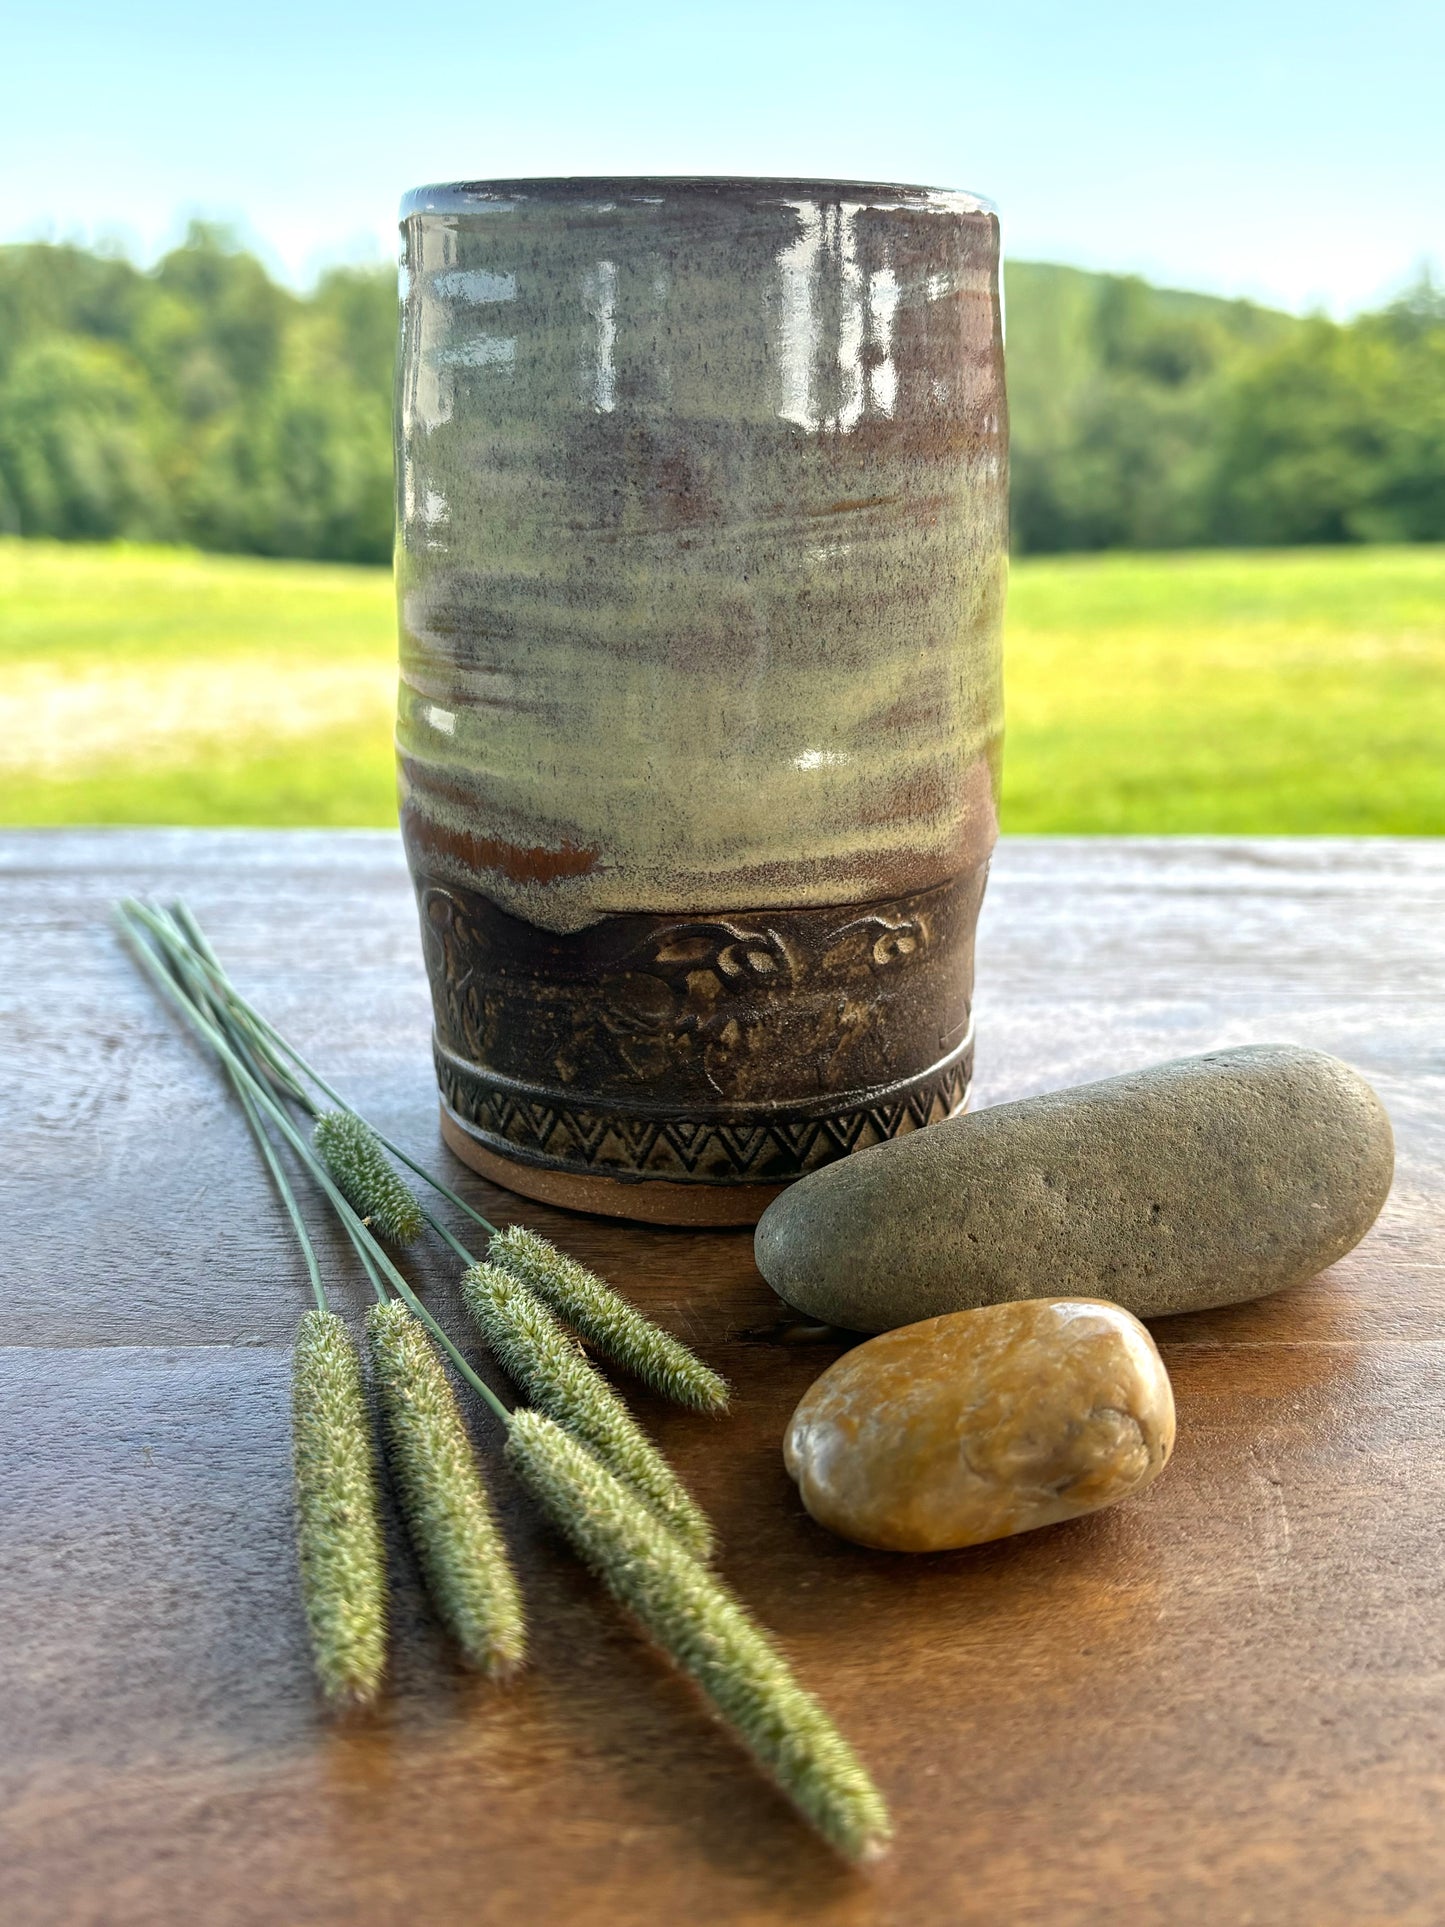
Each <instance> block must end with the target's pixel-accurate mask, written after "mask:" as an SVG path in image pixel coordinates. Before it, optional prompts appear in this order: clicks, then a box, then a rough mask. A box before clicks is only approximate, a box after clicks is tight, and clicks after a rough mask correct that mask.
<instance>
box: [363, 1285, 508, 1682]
mask: <svg viewBox="0 0 1445 1927" xmlns="http://www.w3.org/2000/svg"><path fill="white" fill-rule="evenodd" d="M366 1331H367V1340H368V1345H369V1349H370V1353H371V1367H372V1375H373V1379H374V1381H375V1385H376V1395H377V1404H378V1407H379V1409H380V1413H381V1427H382V1437H383V1440H384V1442H385V1445H386V1456H387V1465H388V1467H389V1469H390V1472H391V1478H392V1483H393V1485H394V1486H395V1488H396V1494H397V1499H398V1501H399V1503H400V1506H401V1511H402V1516H403V1517H404V1518H405V1520H406V1525H407V1531H408V1533H409V1534H410V1537H411V1542H412V1545H413V1547H414V1548H415V1551H416V1556H417V1562H418V1564H419V1565H420V1567H421V1570H422V1576H423V1578H424V1579H425V1580H426V1585H427V1590H428V1592H429V1593H430V1595H431V1599H432V1603H433V1604H434V1606H435V1607H436V1610H437V1613H438V1615H439V1616H440V1618H441V1620H442V1622H443V1623H444V1625H445V1626H446V1627H447V1629H448V1631H449V1632H450V1633H451V1634H452V1637H453V1638H454V1639H455V1640H456V1642H457V1644H458V1646H460V1648H461V1650H462V1652H463V1654H464V1655H465V1657H466V1658H467V1660H468V1661H469V1662H470V1663H471V1664H472V1665H473V1666H476V1667H478V1668H479V1669H480V1670H481V1671H482V1672H485V1673H489V1674H491V1675H492V1676H493V1677H494V1678H502V1677H505V1676H506V1675H507V1674H509V1673H511V1672H514V1671H515V1670H516V1668H517V1667H518V1666H520V1665H521V1663H522V1660H523V1658H524V1656H525V1652H526V1626H525V1620H524V1617H523V1610H522V1598H521V1593H520V1591H519V1590H518V1586H517V1580H516V1575H515V1574H514V1573H513V1571H512V1565H511V1561H510V1559H509V1558H508V1556H507V1548H506V1544H505V1542H504V1540H503V1538H502V1535H501V1532H500V1530H499V1528H498V1526H497V1522H496V1520H495V1518H494V1517H493V1515H492V1508H491V1504H490V1501H489V1500H488V1498H487V1490H486V1487H485V1485H484V1484H483V1483H482V1475H481V1471H480V1469H479V1467H478V1465H477V1460H476V1454H475V1453H474V1451H473V1450H472V1442H471V1439H470V1437H469V1436H468V1433H467V1429H466V1426H465V1424H464V1423H463V1421H462V1415H461V1412H460V1410H459V1409H458V1407H457V1401H456V1397H455V1394H454V1393H453V1391H452V1388H451V1384H450V1381H449V1380H448V1378H447V1375H446V1372H445V1370H444V1369H443V1366H442V1362H441V1359H440V1358H439V1357H438V1356H437V1353H436V1351H435V1350H434V1349H433V1347H432V1344H431V1341H430V1340H429V1339H428V1337H427V1335H426V1333H425V1331H424V1330H423V1329H422V1327H421V1325H420V1323H419V1322H418V1321H417V1320H416V1319H415V1318H413V1317H412V1315H411V1313H410V1312H409V1311H408V1310H407V1309H406V1307H405V1306H404V1305H403V1304H401V1303H400V1302H399V1301H396V1300H393V1301H391V1302H390V1303H387V1304H384V1305H375V1306H373V1307H372V1310H371V1311H370V1313H369V1314H368V1315H367V1321H366Z"/></svg>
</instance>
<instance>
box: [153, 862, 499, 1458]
mask: <svg viewBox="0 0 1445 1927" xmlns="http://www.w3.org/2000/svg"><path fill="white" fill-rule="evenodd" d="M129 908H130V903H129V900H127V902H126V903H125V904H123V905H122V907H121V918H122V927H123V928H124V929H125V932H126V935H127V936H128V937H129V938H130V940H131V946H132V948H133V950H134V951H135V954H136V956H137V958H138V960H139V961H140V964H141V967H142V968H143V969H144V970H145V971H146V973H147V975H148V976H149V977H150V978H151V980H152V982H153V983H154V984H155V985H156V986H157V988H158V989H159V990H160V991H161V993H162V995H163V996H164V997H165V998H166V999H167V1000H168V1001H169V1002H170V1003H171V1004H173V1005H174V1006H175V1008H176V1009H177V1010H178V1011H179V1012H180V1014H181V1015H182V1017H184V1018H185V1020H186V1021H187V1022H188V1023H189V1024H190V1025H191V1027H192V1029H193V1030H195V1031H196V1032H197V1033H198V1035H199V1036H201V1037H202V1038H203V1039H204V1040H205V1042H206V1043H208V1044H209V1045H210V1047H211V1049H212V1050H213V1051H214V1052H215V1053H216V1055H217V1056H218V1057H219V1058H220V1059H221V1062H222V1063H223V1064H225V1065H226V1066H227V1067H228V1068H232V1067H234V1069H235V1070H236V1071H237V1072H238V1073H239V1074H240V1075H241V1076H242V1077H243V1078H245V1079H246V1080H247V1081H248V1082H249V1084H250V1086H251V1094H252V1097H253V1098H254V1100H255V1101H256V1103H257V1104H258V1105H259V1106H260V1108H261V1109H262V1110H264V1111H265V1112H266V1113H267V1115H268V1116H269V1117H270V1118H271V1120H272V1122H273V1123H274V1124H275V1125H276V1127H277V1129H278V1130H279V1131H280V1133H281V1135H282V1137H284V1138H285V1140H286V1142H287V1143H288V1144H289V1145H290V1146H291V1148H292V1150H293V1151H294V1152H295V1153H296V1155H297V1157H298V1158H300V1160H301V1162H302V1164H303V1165H304V1166H305V1167H306V1169H307V1170H308V1171H309V1172H310V1174H311V1176H312V1177H313V1178H314V1179H315V1180H316V1182H317V1184H319V1185H320V1187H321V1189H322V1190H323V1191H324V1192H325V1194H326V1196H327V1198H328V1199H329V1200H330V1202H331V1205H332V1207H333V1209H334V1210H335V1212H336V1214H337V1216H338V1217H339V1218H340V1219H341V1222H342V1224H343V1225H345V1226H346V1227H347V1229H348V1231H349V1232H350V1233H351V1239H352V1243H353V1244H355V1245H357V1246H358V1248H360V1245H361V1244H362V1243H364V1244H365V1245H366V1247H367V1249H368V1250H369V1251H370V1254H371V1258H372V1262H373V1263H374V1264H375V1265H376V1266H377V1267H378V1268H379V1269H380V1271H381V1273H382V1276H383V1277H384V1278H385V1279H386V1282H387V1283H388V1284H389V1285H390V1286H391V1287H392V1289H393V1290H394V1291H395V1292H396V1294H397V1296H398V1297H400V1298H402V1299H403V1300H404V1301H405V1302H406V1304H407V1306H408V1307H409V1308H410V1310H411V1311H412V1312H413V1314H414V1315H415V1316H416V1317H418V1318H419V1319H420V1320H421V1321H422V1323H423V1324H424V1325H425V1326H426V1327H427V1329H428V1331H430V1332H431V1333H432V1335H433V1336H434V1337H435V1338H436V1340H437V1342H438V1343H439V1344H440V1345H441V1346H442V1348H443V1350H444V1351H445V1352H446V1354H447V1356H448V1357H449V1358H450V1359H451V1361H452V1363H453V1364H454V1365H455V1366H456V1368H457V1370H458V1371H459V1372H460V1373H461V1375H462V1377H463V1378H465V1379H466V1381H467V1383H468V1384H469V1385H470V1386H471V1387H472V1390H473V1391H474V1392H476V1393H477V1394H478V1396H479V1397H480V1398H481V1399H482V1400H483V1401H484V1402H485V1403H486V1404H487V1405H488V1406H489V1407H490V1408H491V1410H492V1411H493V1412H494V1413H495V1414H496V1416H497V1417H498V1418H499V1419H500V1420H501V1421H502V1423H503V1424H504V1425H506V1424H510V1422H511V1414H510V1413H509V1412H508V1410H507V1408H506V1406H505V1405H503V1403H502V1401H501V1400H500V1399H499V1398H498V1397H497V1395H496V1393H495V1392H494V1391H493V1390H492V1388H491V1386H490V1385H488V1384H487V1383H486V1381H485V1380H484V1379H482V1378H480V1377H479V1376H478V1375H477V1373H476V1372H474V1371H473V1370H472V1367H471V1366H470V1365H469V1364H468V1363H467V1361H466V1359H465V1358H463V1357H462V1355H461V1353H460V1352H459V1351H458V1350H457V1348H456V1346H455V1345H454V1344H453V1343H452V1341H451V1339H450V1338H449V1337H448V1336H447V1334H446V1333H445V1332H444V1331H443V1330H442V1328H441V1326H440V1325H439V1324H438V1323H437V1321H436V1319H435V1318H433V1317H432V1315H431V1313H430V1312H429V1311H428V1310H427V1308H426V1306H425V1305H424V1304H423V1303H422V1302H421V1300H420V1299H419V1298H418V1297H417V1295H416V1293H415V1292H414V1291H413V1290H412V1288H411V1286H410V1285H409V1284H408V1283H407V1281H406V1279H405V1278H403V1277H402V1275H401V1273H400V1272H399V1271H398V1270H397V1268H396V1266H395V1265H394V1264H393V1263H392V1262H391V1260H390V1258H389V1257H388V1256H387V1254H386V1253H385V1251H383V1250H382V1248H381V1246H380V1245H379V1244H378V1243H377V1241H376V1240H375V1238H373V1237H372V1236H371V1233H370V1232H369V1231H368V1230H367V1228H366V1226H365V1225H364V1224H363V1222H362V1220H361V1219H360V1218H359V1217H358V1216H357V1214H356V1212H355V1211H354V1210H353V1209H352V1207H351V1205H350V1204H348V1202H347V1200H346V1199H345V1197H344V1196H343V1195H342V1193H341V1192H340V1191H339V1190H338V1189H337V1187H336V1185H335V1184H334V1183H333V1182H332V1178H331V1174H330V1173H329V1172H328V1171H327V1169H326V1167H325V1165H324V1164H323V1163H322V1162H321V1160H320V1158H318V1157H317V1155H316V1153H315V1152H314V1151H313V1150H312V1148H311V1146H310V1145H309V1144H308V1143H307V1142H306V1140H305V1138H304V1137H302V1135H301V1133H300V1132H299V1131H298V1130H297V1129H296V1127H295V1125H294V1124H293V1123H292V1122H291V1120H290V1118H289V1117H287V1115H286V1113H285V1112H284V1111H283V1110H282V1109H281V1106H280V1105H279V1104H278V1103H277V1101H276V1099H275V1098H274V1097H273V1096H272V1095H271V1093H270V1092H269V1091H268V1090H266V1089H264V1088H263V1087H262V1086H261V1084H260V1082H259V1080H258V1079H257V1076H256V1073H255V1072H254V1070H252V1069H251V1068H250V1067H249V1066H248V1065H247V1064H246V1063H245V1062H244V1061H243V1060H242V1058H241V1057H240V1056H239V1055H238V1053H237V1052H236V1051H235V1050H234V1049H233V1048H232V1046H231V1043H230V1041H229V1039H227V1038H226V1037H225V1035H224V1034H223V1033H222V1032H221V1031H220V1030H219V1029H218V1028H217V1027H216V1025H215V1024H213V1023H212V1022H211V1021H210V1019H209V1018H208V1017H206V1016H205V1014H204V1013H203V1012H202V1010H201V1009H200V1007H199V1005H198V1004H197V1003H196V1002H195V1001H193V999H192V998H191V997H190V996H188V995H187V994H186V992H185V991H184V990H182V989H181V987H180V985H179V984H178V983H177V982H176V981H175V979H174V978H173V977H172V976H171V975H170V973H169V972H168V971H167V970H165V969H164V968H163V967H162V965H161V962H160V959H159V958H158V957H157V956H156V954H155V952H154V950H152V949H151V947H150V945H149V944H148V943H146V942H144V941H143V940H141V939H140V938H139V935H138V933H137V931H136V929H135V927H134V924H133V923H132V921H131V920H130V917H129V914H128V913H129ZM142 921H143V922H144V921H145V920H144V919H142Z"/></svg>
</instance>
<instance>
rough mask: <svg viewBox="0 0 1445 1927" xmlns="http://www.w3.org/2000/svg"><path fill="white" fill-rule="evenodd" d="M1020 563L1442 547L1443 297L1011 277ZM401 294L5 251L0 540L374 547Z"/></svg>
mask: <svg viewBox="0 0 1445 1927" xmlns="http://www.w3.org/2000/svg"><path fill="white" fill-rule="evenodd" d="M1006 293H1007V313H1008V370H1009V397H1010V411H1011V415H1012V431H1013V521H1014V545H1015V548H1016V549H1018V550H1020V551H1040V550H1061V549H1101V548H1115V547H1128V548H1175V547H1190V546H1199V545H1207V544H1246V545H1247V544H1287V543H1315V542H1370V541H1394V542H1410V541H1438V540H1442V539H1445V293H1442V291H1441V290H1440V289H1439V288H1437V287H1436V286H1435V284H1434V283H1433V282H1432V281H1430V280H1429V278H1428V277H1425V278H1422V279H1421V280H1420V282H1419V283H1418V284H1417V285H1416V286H1415V287H1414V288H1413V289H1412V290H1411V291H1410V292H1409V293H1407V294H1406V295H1404V296H1402V297H1401V298H1400V299H1399V300H1397V301H1395V302H1393V303H1392V304H1391V305H1390V306H1388V307H1386V308H1384V309H1383V310H1381V311H1380V312H1378V313H1374V314H1367V315H1362V316H1360V317H1358V318H1357V319H1355V320H1353V321H1351V322H1348V323H1345V324H1340V323H1336V322H1332V321H1329V320H1326V319H1324V318H1322V317H1318V316H1316V317H1310V318H1307V319H1301V318H1299V317H1296V316H1292V315H1286V314H1281V313H1278V312H1276V311H1274V310H1271V309H1268V308H1263V307H1260V306H1257V305H1254V304H1251V303H1249V302H1243V301H1222V300H1217V299H1215V298H1213V297H1210V296H1206V295H1193V294H1184V293H1178V292H1174V291H1172V290H1164V289H1157V288H1153V287H1151V286H1149V285H1148V284H1147V283H1145V282H1143V281H1141V280H1138V279H1136V278H1132V277H1125V276H1118V275H1103V274H1089V273H1085V272H1083V271H1082V270H1079V269H1072V268H1058V267H1050V266H1046V265H1043V264H1039V263H1031V262H1015V263H1012V264H1011V265H1010V266H1009V268H1008V270H1007V289H1006ZM395 309H396V289H395V276H394V274H393V272H392V271H391V269H389V268H336V269H333V270H331V271H330V272H328V273H326V274H324V275H322V277H321V279H320V280H319V282H318V283H317V285H316V287H315V289H314V290H313V291H312V292H311V293H309V294H304V295H303V294H297V293H294V292H292V291H291V290H289V289H286V288H284V287H281V286H279V285H278V284H277V283H276V282H274V281H273V280H271V278H270V277H269V276H268V275H267V273H266V271H265V269H264V267H263V266H262V265H261V263H260V262H259V261H257V260H256V259H255V258H254V257H253V256H252V255H250V254H247V253H246V252H245V251H244V250H243V249H241V248H239V247H238V246H236V245H235V243H234V242H233V241H232V240H231V239H230V238H229V237H228V236H227V235H226V234H225V233H224V232H223V231H221V230H218V229H216V228H214V227H210V226H207V225H204V224H196V225H194V226H193V227H192V228H191V230H190V232H189V233H188V235H187V237H186V239H185V241H184V243H183V244H182V245H181V246H180V247H178V248H175V249H173V250H172V251H171V252H170V253H169V254H167V255H166V256H165V257H164V258H163V259H162V260H161V261H159V262H158V263H157V264H156V265H155V266H154V267H153V268H151V269H148V270H142V269H139V268H137V267H136V266H134V264H132V263H131V262H128V261H126V260H123V259H121V258H118V257H116V256H113V255H106V254H104V253H97V252H92V251H88V250H86V249H83V248H79V247H74V246H57V245H50V244H42V243H36V244H30V245H24V246H16V247H5V248H0V532H5V533H10V534H20V535H36V536H53V537H59V538H62V539H77V540H105V539H108V538H116V537H121V538H127V539H130V540H137V541H162V542H185V543H190V544H194V545H195V546H197V547H200V548H205V549H221V550H236V551H241V552H248V553H252V554H258V555H277V556H308V557H315V558H326V559H332V560H337V561H348V562H384V561H387V560H388V559H389V558H390V555H391V534H392V510H391V383H392V355H393V347H394V339H395V325H396V322H395Z"/></svg>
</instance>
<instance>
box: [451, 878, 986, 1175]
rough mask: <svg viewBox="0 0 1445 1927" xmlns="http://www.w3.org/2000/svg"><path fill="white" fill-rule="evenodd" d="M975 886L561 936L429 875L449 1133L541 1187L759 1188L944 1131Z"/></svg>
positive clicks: (649, 918)
mask: <svg viewBox="0 0 1445 1927" xmlns="http://www.w3.org/2000/svg"><path fill="white" fill-rule="evenodd" d="M985 871H986V866H984V865H980V866H978V867H977V868H976V869H975V870H973V871H971V872H970V873H968V874H967V875H964V876H960V877H955V878H953V879H952V880H951V881H950V882H948V883H946V884H942V885H939V886H936V887H935V888H934V889H931V890H924V891H919V892H916V893H913V894H911V895H908V896H905V897H899V898H896V899H894V900H892V901H891V902H883V903H870V904H854V905H845V906H839V905H834V906H832V907H830V908H825V909H817V908H805V909H786V910H784V909H770V910H761V911H755V912H748V913H745V914H742V915H738V916H733V915H728V916H699V917H692V918H677V917H663V916H655V915H635V916H617V917H606V918H603V919H601V920H600V921H599V922H597V923H596V924H593V925H590V926H589V927H588V928H587V929H585V930H582V931H577V932H571V933H557V932H554V931H548V930H542V929H539V928H538V927H537V926H535V925H532V924H528V923H525V922H523V921H522V920H520V919H519V918H516V917H513V916H511V915H510V914H509V913H508V912H506V911H504V910H502V909H500V908H499V907H498V906H497V905H496V904H494V903H492V902H491V901H490V900H489V899H488V898H486V897H484V896H482V895H481V894H480V893H478V892H476V891H472V890H467V889H465V888H462V887H461V886H458V885H456V884H449V883H441V882H438V881H435V880H433V879H431V878H429V877H427V876H426V875H425V874H422V875H420V876H419V878H418V898H419V904H420V909H421V923H422V933H423V947H424V950H425V953H426V960H427V968H428V973H429V975H430V978H431V986H432V994H433V999H434V1004H435V1009H436V1014H437V1028H436V1062H437V1075H438V1078H439V1081H440V1085H441V1091H442V1097H443V1100H444V1103H445V1105H446V1109H447V1113H448V1115H449V1118H450V1120H451V1122H452V1123H453V1124H454V1125H455V1126H456V1127H457V1129H459V1130H462V1131H465V1132H466V1133H467V1135H468V1136H469V1138H470V1139H471V1140H472V1141H473V1142H474V1143H476V1144H477V1145H479V1146H481V1147H482V1148H483V1149H484V1150H486V1151H487V1152H488V1153H489V1154H490V1155H491V1156H493V1157H497V1158H503V1159H509V1160H513V1161H516V1160H520V1161H521V1162H523V1163H524V1164H526V1165H527V1166H529V1167H534V1168H536V1169H539V1170H541V1169H545V1170H549V1171H553V1172H557V1173H563V1174H566V1173H570V1174H573V1175H576V1176H587V1177H596V1178H606V1179H610V1180H620V1181H622V1182H624V1183H637V1182H639V1181H642V1180H648V1181H651V1182H653V1183H657V1182H664V1183H669V1184H679V1185H706V1186H719V1185H722V1186H748V1187H756V1186H772V1185H779V1184H786V1183H788V1182H790V1181H791V1180H792V1179H794V1178H796V1177H800V1176H801V1175H802V1174H803V1173H804V1172H806V1171H810V1170H814V1169H816V1168H817V1167H818V1166H819V1165H822V1164H826V1163H829V1162H831V1160H833V1159H834V1158H838V1157H843V1156H846V1155H847V1154H848V1153H849V1152H850V1151H854V1150H859V1149H862V1148H864V1147H866V1146H867V1145H869V1144H875V1143H880V1142H882V1141H883V1140H884V1139H886V1138H890V1137H896V1136H899V1135H900V1134H902V1133H903V1132H906V1131H910V1130H916V1129H919V1128H920V1127H922V1126H923V1125H926V1124H931V1123H934V1122H936V1121H937V1120H939V1119H940V1118H943V1117H947V1116H949V1115H951V1114H952V1113H953V1112H955V1111H957V1110H959V1109H961V1108H962V1106H963V1105H964V1103H965V1102H966V1100H967V1096H968V1080H969V1075H970V1071H971V1066H972V1056H973V1048H972V1032H971V1027H970V1017H969V1005H970V998H971V993H972V979H973V931H974V925H975V922H976V919H977V915H978V905H979V900H980V897H981V895H982V891H983V885H984V878H985ZM449 1135H450V1134H449ZM762 1201H763V1202H766V1200H765V1199H763V1200H762Z"/></svg>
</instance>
